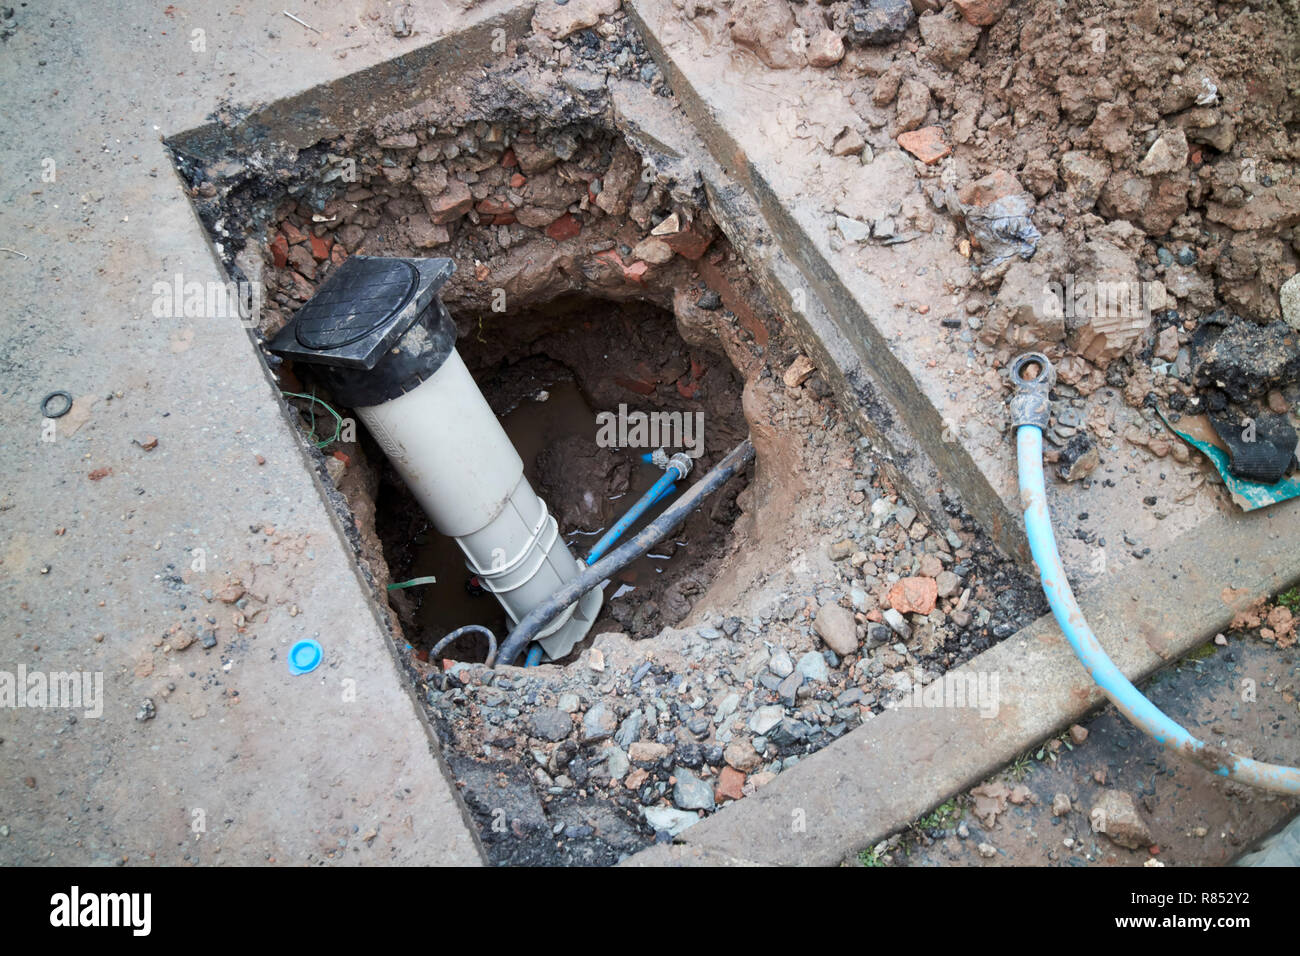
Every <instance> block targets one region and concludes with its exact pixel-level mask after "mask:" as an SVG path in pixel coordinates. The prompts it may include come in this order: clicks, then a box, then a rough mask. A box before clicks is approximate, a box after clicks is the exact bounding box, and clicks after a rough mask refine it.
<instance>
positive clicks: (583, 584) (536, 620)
mask: <svg viewBox="0 0 1300 956" xmlns="http://www.w3.org/2000/svg"><path fill="white" fill-rule="evenodd" d="M753 457H754V446H753V444H752V443H751V442H750V440H749V439H748V438H746V439H745V440H744V441H742V442H741V443H740V444H739V445H737V446H736V447H735V448H733V449H732V450H731V451H730V452H728V453H727V457H726V458H724V459H722V461H720V462H718V464H717V465H716V466H715V467H714V468H713V470H712V471H710V472H709V473H708V474H707V475H705V476H704V477H703V478H701V479H700V480H699V481H697V482H696V483H695V484H693V485H692V486H691V487H690V488H689V489H688V490H687V491H686V493H685V494H684V495H682V496H681V497H680V498H678V499H677V500H676V501H675V502H673V503H672V504H671V505H670V506H669V507H668V508H666V509H664V513H663V514H661V515H660V516H659V517H658V518H655V520H654V521H652V522H650V523H649V524H648V525H646V526H645V527H644V528H642V529H641V530H640V531H639V532H637V534H636V535H634V536H633V537H631V538H629V539H628V540H627V541H624V542H623V543H622V544H620V545H619V546H618V547H617V548H615V549H614V550H613V551H611V552H609V554H607V555H605V556H604V557H603V558H601V559H600V560H599V561H597V562H596V563H595V564H593V565H591V566H590V567H589V568H587V569H586V570H584V571H583V572H582V573H581V574H579V575H578V576H577V577H576V578H574V579H573V580H571V581H570V582H569V583H568V584H566V585H565V586H564V587H562V588H560V590H558V591H556V592H555V593H554V594H552V595H551V596H550V597H549V598H547V599H546V600H545V601H543V602H542V603H541V604H539V605H537V607H535V608H533V609H532V610H531V611H529V612H528V614H526V615H525V616H524V619H523V620H522V621H520V622H519V623H518V624H517V625H516V626H515V629H514V630H513V631H511V632H510V636H509V637H508V638H506V642H505V643H504V644H502V645H501V650H500V652H499V653H498V654H497V663H498V664H510V663H513V662H514V659H515V658H516V657H518V656H519V652H520V651H522V650H523V649H524V648H525V647H527V646H528V643H529V642H530V641H532V639H533V638H535V637H536V636H537V634H538V632H540V631H541V630H542V628H544V627H546V625H547V624H549V623H550V622H551V621H552V620H553V619H554V617H555V615H557V614H559V613H560V612H561V611H563V610H564V609H565V608H566V607H568V606H569V605H570V604H572V603H573V602H574V601H576V600H578V598H580V597H582V595H584V594H586V593H587V592H588V591H590V590H591V589H592V588H594V587H596V586H597V585H598V584H600V582H601V581H604V580H605V579H606V578H611V577H613V576H614V575H615V574H617V573H618V572H619V571H621V570H622V569H623V568H625V567H626V566H627V565H629V564H631V563H632V562H633V561H635V560H636V559H637V558H639V557H641V555H643V554H645V553H646V552H647V551H649V550H650V549H651V548H653V547H654V546H655V545H656V544H658V543H659V542H660V541H662V540H663V539H664V538H666V537H668V535H669V534H671V533H672V532H673V531H674V530H676V528H677V526H678V525H679V524H681V523H682V522H683V521H685V520H686V516H687V515H689V514H690V513H691V512H692V511H694V510H695V509H696V508H698V507H699V506H700V503H701V502H702V501H704V499H705V498H707V497H708V496H709V495H710V494H712V493H713V492H715V491H717V490H718V489H719V488H721V487H722V486H723V485H725V484H726V483H727V481H728V480H730V479H731V478H732V477H733V476H734V475H735V474H736V473H737V472H739V471H740V469H742V468H744V467H745V465H746V464H748V462H749V460H750V459H751V458H753Z"/></svg>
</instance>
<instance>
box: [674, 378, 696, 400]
mask: <svg viewBox="0 0 1300 956" xmlns="http://www.w3.org/2000/svg"><path fill="white" fill-rule="evenodd" d="M699 390H700V383H699V382H690V381H687V379H686V377H685V376H682V377H681V378H679V379H678V380H677V394H678V395H680V396H681V397H682V398H694V397H695V395H696V393H697V392H699Z"/></svg>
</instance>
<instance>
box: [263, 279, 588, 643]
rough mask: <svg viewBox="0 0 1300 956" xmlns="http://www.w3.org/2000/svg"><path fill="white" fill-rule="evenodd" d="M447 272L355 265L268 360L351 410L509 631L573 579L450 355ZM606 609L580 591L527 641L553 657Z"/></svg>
mask: <svg viewBox="0 0 1300 956" xmlns="http://www.w3.org/2000/svg"><path fill="white" fill-rule="evenodd" d="M454 269H455V266H454V264H453V263H452V261H451V260H450V259H389V258H376V257H372V256H352V257H350V258H348V259H347V260H346V261H345V262H344V263H343V264H342V265H341V266H339V267H338V269H336V270H335V271H334V272H333V273H331V274H330V276H329V278H328V279H326V280H325V282H323V283H322V284H321V286H320V288H319V289H317V290H316V294H315V295H314V296H312V298H311V299H310V300H308V301H307V302H306V303H305V304H304V305H303V306H302V308H301V309H299V310H298V312H297V313H296V314H295V315H294V317H293V320H292V321H291V322H290V323H289V324H288V325H287V326H285V328H284V329H283V330H282V331H281V332H280V334H279V335H277V336H276V338H275V340H274V341H273V342H272V343H271V346H270V347H271V350H272V351H274V352H276V353H278V354H280V355H283V356H285V357H287V358H291V359H293V360H295V362H297V363H298V364H299V365H305V366H307V367H308V368H309V371H310V374H311V375H312V376H313V377H314V378H315V379H316V380H318V381H319V382H321V384H323V385H325V386H326V387H328V388H329V390H330V391H331V392H332V393H333V394H334V397H335V398H336V399H337V400H338V401H339V402H340V403H342V404H344V405H347V406H350V407H352V408H353V409H355V410H356V413H357V415H358V417H360V419H361V420H362V421H363V422H364V423H365V425H366V427H367V428H368V429H369V430H370V433H371V434H372V435H373V436H374V438H375V440H376V441H377V442H378V443H379V445H380V447H381V448H383V449H384V453H385V454H386V455H387V456H388V458H389V460H390V461H392V463H393V465H394V467H395V468H396V469H397V471H398V473H399V474H400V475H401V476H402V478H403V480H404V481H405V482H406V485H407V487H408V488H410V490H411V493H412V494H413V495H414V496H415V498H416V500H417V501H418V502H419V503H420V506H421V507H422V508H423V509H424V511H425V513H426V514H428V516H429V518H430V520H431V521H432V522H433V524H434V526H435V527H436V528H437V529H438V530H439V531H440V532H442V533H443V534H445V535H448V536H450V537H452V538H455V540H456V543H457V544H458V545H459V546H460V549H461V551H463V552H464V554H465V559H466V564H467V565H468V567H469V569H470V572H471V573H472V574H473V575H474V576H475V577H476V578H477V580H478V582H479V583H480V585H481V586H482V587H483V588H484V590H487V591H490V592H491V593H492V594H494V595H495V596H496V598H497V600H498V601H499V602H500V603H501V606H502V607H503V608H504V609H505V611H506V614H507V616H508V617H509V619H510V623H511V624H512V625H517V624H518V623H519V622H520V621H521V620H522V619H523V618H525V617H526V616H527V615H528V613H529V612H530V611H532V610H533V609H534V608H535V607H536V606H538V605H539V604H541V603H543V602H545V601H546V599H547V598H549V597H550V596H551V595H552V594H553V593H554V592H555V591H556V590H557V589H559V588H561V587H563V586H564V585H565V584H566V583H568V582H569V581H571V580H573V579H574V578H575V577H577V576H578V573H579V571H580V569H581V567H582V565H581V563H580V562H579V561H578V560H577V559H576V558H575V557H574V556H573V555H572V554H571V553H570V551H569V548H568V545H566V544H565V542H564V539H563V538H561V537H560V533H559V527H558V525H557V523H556V521H555V518H554V517H553V516H552V515H551V513H550V511H549V509H548V508H547V506H546V502H544V501H543V500H542V499H541V498H539V497H538V496H537V494H536V492H534V491H533V488H532V486H531V485H530V484H529V482H528V479H527V478H526V477H525V476H524V464H523V460H522V459H521V458H520V457H519V453H518V452H517V451H516V450H515V448H514V445H513V444H511V442H510V439H509V437H508V436H507V435H506V433H505V430H504V429H503V428H502V427H501V423H500V422H499V421H498V420H497V417H496V415H495V414H493V412H492V409H491V408H490V407H489V406H488V403H487V401H486V400H485V399H484V398H483V395H482V393H481V392H480V391H479V390H478V386H477V385H475V383H474V379H473V377H472V376H471V375H470V373H469V370H468V369H467V368H466V367H465V363H464V361H462V359H461V357H460V355H459V353H457V351H456V326H455V323H453V322H452V319H451V316H450V315H449V314H448V312H447V309H446V307H445V306H444V305H443V303H442V300H441V299H440V298H439V297H438V290H439V289H440V288H441V287H442V285H443V283H444V282H446V280H447V279H448V277H450V276H451V274H452V272H453V271H454ZM602 600H603V595H602V592H601V591H599V590H594V591H593V590H585V591H583V592H582V593H581V595H578V596H575V598H574V599H573V600H572V601H571V602H570V603H569V604H567V605H565V606H564V607H563V608H561V609H559V613H558V614H556V615H553V616H552V617H551V618H548V624H547V626H546V627H545V628H544V629H541V630H540V631H539V632H538V633H537V634H536V635H535V638H536V640H538V641H539V642H540V643H541V644H542V646H543V647H544V648H545V649H546V652H547V654H549V655H550V656H551V657H552V658H559V657H563V656H564V655H565V654H567V653H568V652H569V651H570V650H571V649H572V647H573V645H574V644H576V643H577V642H578V641H580V640H581V639H582V638H583V636H584V635H585V634H586V633H587V631H588V629H589V628H590V627H591V625H592V623H593V622H594V621H595V619H596V615H597V613H598V612H599V610H600V606H601V602H602ZM462 630H463V629H462Z"/></svg>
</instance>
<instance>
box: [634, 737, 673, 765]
mask: <svg viewBox="0 0 1300 956" xmlns="http://www.w3.org/2000/svg"><path fill="white" fill-rule="evenodd" d="M627 755H628V757H629V758H631V760H632V762H633V763H658V762H659V761H661V760H663V759H664V757H667V756H668V748H667V747H666V746H665V745H664V744H661V743H658V742H656V741H653V740H638V741H637V742H636V743H634V744H632V746H630V747H628V748H627Z"/></svg>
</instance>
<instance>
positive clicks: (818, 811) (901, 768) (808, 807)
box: [626, 501, 1300, 866]
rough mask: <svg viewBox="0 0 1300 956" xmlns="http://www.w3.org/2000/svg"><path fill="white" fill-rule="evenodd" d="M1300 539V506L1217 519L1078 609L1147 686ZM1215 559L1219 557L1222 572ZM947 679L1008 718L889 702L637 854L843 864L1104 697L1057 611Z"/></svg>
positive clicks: (685, 860) (1286, 580)
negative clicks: (979, 687) (985, 693)
mask: <svg viewBox="0 0 1300 956" xmlns="http://www.w3.org/2000/svg"><path fill="white" fill-rule="evenodd" d="M1297 541H1300V502H1297V501H1291V502H1287V503H1284V504H1282V505H1278V506H1275V507H1273V508H1270V509H1267V510H1264V511H1260V512H1254V513H1252V514H1248V515H1219V516H1216V517H1215V518H1213V519H1212V520H1210V521H1207V522H1205V523H1204V524H1203V525H1201V526H1200V527H1198V528H1196V529H1195V530H1194V531H1192V532H1189V533H1187V534H1185V535H1183V536H1182V537H1180V538H1178V539H1177V540H1176V541H1175V542H1174V543H1173V544H1172V545H1171V546H1170V547H1168V548H1167V549H1166V550H1165V551H1163V552H1161V553H1159V554H1157V555H1154V556H1153V557H1152V558H1151V559H1150V560H1148V561H1144V562H1142V563H1141V564H1139V565H1135V566H1131V567H1129V568H1126V569H1125V570H1124V571H1122V572H1120V573H1118V574H1116V575H1114V576H1113V577H1114V579H1113V581H1112V582H1111V583H1110V584H1109V585H1107V586H1102V587H1096V588H1093V589H1092V590H1090V591H1089V592H1088V593H1087V594H1085V595H1082V597H1081V601H1080V603H1081V604H1082V606H1083V609H1084V612H1085V614H1086V615H1087V618H1088V621H1089V623H1090V624H1091V625H1092V627H1093V629H1094V630H1095V631H1096V633H1097V636H1098V638H1099V639H1100V640H1101V643H1102V645H1103V646H1104V647H1105V648H1106V651H1107V653H1109V654H1110V656H1111V657H1112V658H1113V659H1114V661H1115V663H1116V664H1117V665H1118V666H1119V667H1120V668H1121V669H1122V670H1123V671H1124V673H1125V674H1126V675H1127V676H1128V677H1129V678H1130V679H1131V680H1134V681H1138V680H1141V679H1143V678H1145V677H1147V676H1149V675H1150V674H1152V673H1153V672H1155V671H1156V670H1158V669H1159V668H1161V667H1163V666H1165V665H1166V664H1169V663H1171V662H1173V661H1175V660H1177V659H1178V658H1179V657H1181V656H1182V655H1184V654H1186V653H1187V652H1188V651H1190V650H1192V649H1193V648H1195V647H1197V646H1199V645H1200V644H1203V643H1204V642H1205V641H1207V640H1209V639H1211V638H1212V637H1213V635H1214V634H1215V633H1216V632H1217V631H1219V630H1222V629H1223V628H1224V627H1226V626H1227V624H1228V622H1229V621H1230V620H1231V618H1232V616H1233V614H1234V613H1235V610H1237V609H1239V608H1241V607H1243V606H1246V605H1249V604H1250V603H1251V602H1252V601H1254V600H1256V599H1257V598H1259V597H1261V596H1264V595H1268V594H1273V593H1276V592H1277V591H1279V590H1281V589H1284V588H1286V587H1288V586H1290V585H1291V584H1292V583H1294V582H1295V581H1297V580H1300V548H1297V547H1296V542H1297ZM1207 555H1217V556H1218V562H1217V566H1216V567H1207V566H1206V557H1207ZM1225 588H1232V589H1234V590H1236V591H1237V592H1238V594H1237V595H1235V596H1234V597H1235V598H1236V600H1235V603H1233V604H1231V605H1230V604H1228V603H1226V602H1225V600H1224V598H1225V595H1224V593H1223V591H1224V589H1225ZM1243 591H1244V593H1243ZM949 673H950V674H951V675H952V679H953V680H954V681H970V680H979V679H980V678H981V675H982V676H983V678H984V679H985V680H986V686H988V685H992V686H994V687H995V689H996V694H995V697H996V701H997V712H996V716H993V717H987V718H986V717H983V716H981V712H980V710H979V709H977V708H976V707H971V706H964V707H963V706H912V707H903V708H898V709H893V710H887V711H885V712H884V713H883V714H881V715H879V716H877V717H876V718H874V719H873V720H870V721H868V722H867V723H865V724H864V725H863V726H861V727H860V728H858V729H857V730H855V731H853V732H852V733H850V734H848V735H847V736H845V737H844V738H842V739H841V740H839V741H837V742H836V743H835V744H833V745H831V746H830V747H828V748H826V749H825V750H822V751H820V752H818V753H816V754H814V755H812V756H811V757H808V758H805V759H804V760H802V761H801V762H800V763H799V764H797V765H796V766H795V767H793V768H791V769H790V770H787V771H785V772H784V773H782V774H780V775H779V776H778V777H777V778H776V779H775V780H774V781H772V782H771V783H770V784H768V785H767V786H765V787H763V788H762V789H761V790H759V791H758V792H756V793H755V794H753V795H751V796H749V797H746V798H745V799H744V800H742V801H740V802H738V803H735V804H732V805H731V806H729V807H727V808H725V809H723V810H721V811H719V812H718V813H717V814H715V815H714V816H712V817H709V818H708V819H706V820H703V821H701V822H700V823H698V824H696V825H695V826H693V827H691V828H689V829H688V830H686V831H685V832H684V833H683V834H682V835H681V837H680V838H679V839H678V843H679V845H678V846H673V847H664V846H659V847H653V848H651V849H649V850H646V851H643V852H642V853H639V854H637V855H636V856H634V857H632V858H631V859H630V860H628V861H626V862H627V863H628V864H630V865H695V864H700V863H715V862H717V861H718V860H719V859H726V860H732V861H748V862H757V863H762V864H773V865H821V866H827V865H836V864H838V863H840V862H842V861H844V860H845V859H846V858H848V857H851V856H852V855H853V854H854V853H856V852H857V851H859V850H861V849H864V848H866V847H869V846H871V845H873V844H875V843H876V842H878V841H879V840H881V839H883V838H884V837H886V836H888V835H890V834H891V833H894V832H896V831H898V830H899V829H901V828H902V827H904V826H906V825H907V824H908V823H910V822H911V821H912V820H915V819H917V818H918V817H920V816H922V815H923V814H924V813H926V812H927V811H929V810H930V809H932V808H933V807H935V806H937V805H938V804H939V803H941V802H943V801H944V800H946V799H948V798H949V797H950V796H952V795H953V794H955V793H958V792H960V791H962V790H964V789H966V788H968V787H970V786H971V785H973V784H976V783H978V782H979V781H980V780H983V779H985V778H987V777H988V776H989V775H990V774H992V773H993V772H995V771H996V770H998V769H999V768H1001V767H1002V766H1004V765H1006V764H1007V763H1008V762H1010V761H1011V760H1013V759H1014V758H1015V757H1016V756H1017V755H1018V754H1021V753H1023V752H1024V751H1025V750H1027V749H1029V748H1030V747H1031V746H1033V745H1034V744H1036V743H1038V742H1040V741H1042V740H1043V739H1045V738H1047V737H1050V736H1052V735H1053V734H1055V733H1057V732H1059V731H1060V730H1062V729H1063V728H1064V727H1066V726H1068V725H1069V724H1071V723H1074V722H1076V721H1078V720H1079V719H1080V718H1081V717H1082V716H1083V715H1085V714H1086V713H1087V712H1088V711H1090V710H1092V709H1093V708H1094V707H1096V706H1098V705H1099V704H1100V703H1101V701H1102V697H1101V695H1100V693H1099V692H1098V691H1097V689H1096V688H1095V686H1094V685H1093V684H1092V682H1091V680H1090V679H1089V678H1088V676H1087V674H1086V673H1085V672H1084V670H1083V668H1082V667H1081V666H1080V665H1079V663H1078V662H1077V660H1076V659H1075V657H1074V655H1073V653H1072V652H1071V650H1070V647H1069V645H1068V644H1067V643H1066V641H1065V638H1064V635H1062V634H1061V631H1060V629H1059V628H1058V627H1057V625H1056V622H1055V621H1054V620H1053V619H1052V617H1051V616H1050V615H1047V616H1044V617H1043V618H1040V619H1039V620H1037V621H1035V622H1034V623H1033V624H1031V625H1030V626H1028V627H1026V628H1024V629H1023V630H1021V631H1020V632H1019V633H1017V634H1014V635H1012V636H1011V637H1009V638H1008V639H1007V640H1005V641H1003V642H1002V643H1001V644H998V645H997V646H995V647H993V648H991V649H989V650H988V651H985V652H984V653H983V654H980V655H979V656H978V657H976V658H975V659H974V660H972V661H970V662H969V663H968V664H966V665H964V666H963V667H961V668H959V669H957V670H955V671H951V672H949ZM945 679H947V677H945V678H941V679H940V680H941V681H942V680H945ZM994 679H996V683H995V684H994ZM967 686H973V685H971V684H967ZM1171 759H1174V758H1171ZM688 851H689V852H688Z"/></svg>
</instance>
